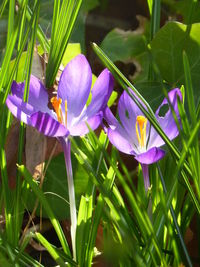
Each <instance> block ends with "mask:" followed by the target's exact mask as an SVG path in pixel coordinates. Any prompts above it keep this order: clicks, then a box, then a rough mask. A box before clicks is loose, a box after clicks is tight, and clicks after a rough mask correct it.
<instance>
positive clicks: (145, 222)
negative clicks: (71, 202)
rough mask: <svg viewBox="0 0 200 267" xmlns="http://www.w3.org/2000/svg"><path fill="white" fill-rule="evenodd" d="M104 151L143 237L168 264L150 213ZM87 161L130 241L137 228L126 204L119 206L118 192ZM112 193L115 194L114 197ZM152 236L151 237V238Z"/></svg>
mask: <svg viewBox="0 0 200 267" xmlns="http://www.w3.org/2000/svg"><path fill="white" fill-rule="evenodd" d="M94 138H95V141H96V143H97V144H98V145H99V146H101V144H100V143H99V141H98V138H97V137H95V135H94ZM102 152H103V154H104V157H105V159H106V160H107V161H108V162H109V164H110V165H111V166H112V168H113V170H114V172H115V173H116V176H117V177H118V179H119V181H120V184H121V185H122V187H123V190H124V192H125V194H126V198H127V201H128V203H129V207H130V209H131V212H132V213H133V214H134V217H135V219H136V221H137V225H138V227H139V229H140V231H141V234H142V238H143V239H144V242H146V243H147V244H148V243H149V242H150V243H151V242H152V243H153V247H154V248H155V250H156V255H157V256H158V257H159V259H160V260H161V262H162V263H163V265H164V266H166V262H165V259H164V258H163V257H162V250H161V248H160V247H159V244H158V242H157V240H156V238H155V236H154V230H153V228H152V224H151V222H150V220H149V218H148V215H147V214H146V211H145V210H144V209H141V206H140V205H139V203H138V199H136V198H135V196H134V195H133V192H132V191H131V189H130V187H129V185H128V184H127V183H126V181H125V180H124V177H123V175H122V174H121V173H120V172H119V170H118V168H117V166H116V161H114V162H113V161H112V159H111V158H110V156H109V155H108V154H107V152H106V151H105V150H104V148H103V147H102ZM76 153H77V154H79V155H81V151H79V152H78V151H77V152H76ZM85 163H86V164H87V166H86V168H88V170H87V171H88V172H90V173H91V174H92V173H93V175H94V177H95V179H97V182H98V187H99V189H100V192H101V193H102V196H103V198H104V200H105V201H106V203H107V205H108V206H109V207H110V209H111V210H112V211H113V214H116V215H115V216H114V217H112V220H115V223H116V226H117V227H120V224H121V223H122V224H123V223H125V225H126V226H125V225H124V224H123V225H124V226H121V227H122V229H123V231H125V229H126V227H128V228H127V232H126V234H127V236H126V238H127V242H128V240H129V238H131V235H132V238H133V236H135V230H134V226H133V224H134V222H133V221H132V222H131V221H129V219H128V214H126V207H125V206H124V207H122V206H121V207H120V206H119V201H118V200H117V199H116V198H117V196H116V195H115V193H116V192H115V191H114V190H113V192H112V191H110V189H108V187H107V186H106V182H105V183H102V181H101V180H100V179H99V178H98V177H97V176H96V174H95V172H94V170H93V169H92V167H90V166H89V163H88V162H85ZM113 186H114V185H113ZM113 188H114V187H113ZM111 193H112V194H113V197H112V194H111ZM113 201H114V202H113ZM115 201H116V202H115ZM115 217H116V219H115ZM123 217H124V220H123V219H122V218H123ZM119 218H121V219H120V223H119ZM126 223H127V224H126ZM121 227H120V228H121ZM150 236H151V239H149V237H150ZM147 244H146V245H147ZM146 253H147V254H148V255H149V251H147V252H146ZM150 253H151V251H150ZM149 256H150V259H152V260H153V259H154V258H155V257H154V255H152V254H151V255H149Z"/></svg>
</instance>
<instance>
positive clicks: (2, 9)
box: [0, 0, 8, 18]
mask: <svg viewBox="0 0 200 267" xmlns="http://www.w3.org/2000/svg"><path fill="white" fill-rule="evenodd" d="M7 3H8V0H3V2H2V4H1V6H0V18H1V17H2V15H3V12H4V10H5V7H6V4H7Z"/></svg>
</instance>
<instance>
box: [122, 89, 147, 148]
mask: <svg viewBox="0 0 200 267" xmlns="http://www.w3.org/2000/svg"><path fill="white" fill-rule="evenodd" d="M130 93H132V91H131V90H130ZM132 94H133V93H132ZM135 97H136V96H135ZM118 112H119V117H120V121H121V123H122V125H123V126H124V128H125V129H126V131H127V133H128V135H129V136H130V138H131V139H132V140H133V142H135V143H136V144H138V140H137V135H136V129H135V125H136V118H137V116H139V115H143V113H142V111H141V110H140V109H139V108H138V106H137V105H136V104H135V102H134V101H133V100H132V99H131V97H130V96H129V95H128V94H127V92H125V91H124V92H123V93H122V95H121V97H120V99H119V103H118Z"/></svg>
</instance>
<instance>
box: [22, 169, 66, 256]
mask: <svg viewBox="0 0 200 267" xmlns="http://www.w3.org/2000/svg"><path fill="white" fill-rule="evenodd" d="M18 170H19V172H20V174H21V175H22V176H23V177H24V178H25V180H26V181H27V183H28V184H29V185H30V187H31V188H32V190H33V192H34V194H35V195H36V196H37V197H38V199H39V201H40V203H41V204H42V206H43V208H44V209H45V211H46V213H47V214H48V218H49V220H50V221H51V223H52V225H53V227H54V229H55V231H56V233H57V236H58V238H59V240H60V243H61V245H62V248H63V250H64V252H65V253H66V254H68V255H71V252H70V250H69V247H68V243H67V240H66V238H65V236H64V233H63V230H62V228H61V226H60V223H59V221H58V220H57V219H56V218H55V216H54V213H53V211H52V209H51V207H50V205H49V203H48V202H47V200H46V197H45V195H44V194H43V192H42V191H41V189H40V187H39V186H38V185H37V183H36V182H35V181H34V179H33V178H32V176H31V174H30V173H29V172H28V170H27V169H26V167H25V166H23V165H21V166H18Z"/></svg>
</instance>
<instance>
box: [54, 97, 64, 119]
mask: <svg viewBox="0 0 200 267" xmlns="http://www.w3.org/2000/svg"><path fill="white" fill-rule="evenodd" d="M51 103H52V106H53V108H54V110H55V112H56V115H57V118H58V121H59V122H60V123H63V115H62V110H61V103H62V99H61V98H57V97H56V96H54V97H52V98H51Z"/></svg>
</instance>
